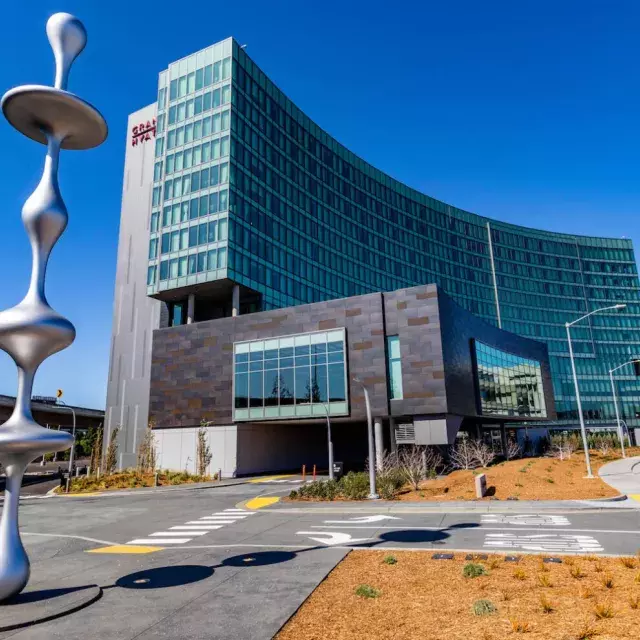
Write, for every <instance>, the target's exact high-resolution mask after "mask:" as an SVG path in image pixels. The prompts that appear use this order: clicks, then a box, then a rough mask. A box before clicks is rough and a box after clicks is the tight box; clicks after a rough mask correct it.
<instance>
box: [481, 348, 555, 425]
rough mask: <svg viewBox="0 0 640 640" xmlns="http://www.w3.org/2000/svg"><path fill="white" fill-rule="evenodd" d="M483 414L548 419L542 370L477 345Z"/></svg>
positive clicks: (531, 362)
mask: <svg viewBox="0 0 640 640" xmlns="http://www.w3.org/2000/svg"><path fill="white" fill-rule="evenodd" d="M475 351H476V364H477V371H476V376H477V381H478V389H479V392H480V413H482V414H483V415H503V416H524V417H536V418H546V417H547V408H546V404H545V400H544V390H543V386H542V369H541V367H540V363H539V362H537V361H536V360H528V359H527V358H522V357H520V356H516V355H514V354H512V353H507V352H506V351H500V350H499V349H496V348H495V347H490V346H488V345H486V344H483V343H482V342H476V343H475Z"/></svg>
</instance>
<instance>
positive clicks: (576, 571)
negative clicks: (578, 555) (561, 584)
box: [569, 564, 586, 580]
mask: <svg viewBox="0 0 640 640" xmlns="http://www.w3.org/2000/svg"><path fill="white" fill-rule="evenodd" d="M569 573H570V574H571V577H572V578H575V579H576V580H581V579H582V578H584V577H585V575H586V574H585V573H584V572H583V571H582V569H581V568H580V565H579V564H574V565H573V567H571V570H570V571H569Z"/></svg>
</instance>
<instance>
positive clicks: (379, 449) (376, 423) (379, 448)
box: [373, 418, 384, 471]
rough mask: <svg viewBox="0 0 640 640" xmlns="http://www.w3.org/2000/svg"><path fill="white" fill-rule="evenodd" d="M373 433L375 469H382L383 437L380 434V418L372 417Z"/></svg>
mask: <svg viewBox="0 0 640 640" xmlns="http://www.w3.org/2000/svg"><path fill="white" fill-rule="evenodd" d="M373 433H374V437H375V441H376V469H377V470H378V471H381V470H382V457H383V454H384V438H383V435H382V418H374V420H373Z"/></svg>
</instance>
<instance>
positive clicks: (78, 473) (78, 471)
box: [76, 467, 80, 478]
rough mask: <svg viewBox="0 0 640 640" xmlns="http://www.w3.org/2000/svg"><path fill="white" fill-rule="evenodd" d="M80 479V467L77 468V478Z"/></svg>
mask: <svg viewBox="0 0 640 640" xmlns="http://www.w3.org/2000/svg"><path fill="white" fill-rule="evenodd" d="M79 477H80V467H76V478H79Z"/></svg>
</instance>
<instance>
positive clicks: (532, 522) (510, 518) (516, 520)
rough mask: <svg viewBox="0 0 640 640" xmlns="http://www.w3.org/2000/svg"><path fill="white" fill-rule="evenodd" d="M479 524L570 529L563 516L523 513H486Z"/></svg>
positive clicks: (567, 520)
mask: <svg viewBox="0 0 640 640" xmlns="http://www.w3.org/2000/svg"><path fill="white" fill-rule="evenodd" d="M480 523H481V524H514V525H519V526H532V527H536V526H539V527H570V526H571V523H570V522H569V519H568V518H565V516H554V515H540V514H536V513H525V514H519V515H504V514H501V513H486V514H483V515H482V516H481V518H480Z"/></svg>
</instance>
